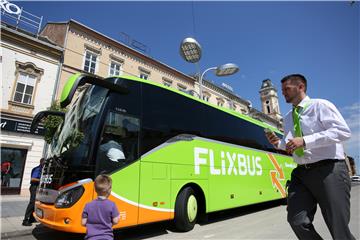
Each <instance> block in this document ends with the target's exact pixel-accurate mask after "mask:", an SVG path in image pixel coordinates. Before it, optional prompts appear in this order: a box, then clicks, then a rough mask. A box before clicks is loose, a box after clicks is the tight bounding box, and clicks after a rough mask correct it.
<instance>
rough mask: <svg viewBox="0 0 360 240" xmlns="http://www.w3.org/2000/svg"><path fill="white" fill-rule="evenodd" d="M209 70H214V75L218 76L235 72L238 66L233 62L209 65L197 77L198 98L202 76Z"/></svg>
mask: <svg viewBox="0 0 360 240" xmlns="http://www.w3.org/2000/svg"><path fill="white" fill-rule="evenodd" d="M210 70H215V75H216V76H218V77H223V76H229V75H232V74H235V73H237V72H238V71H239V67H238V66H237V65H236V64H234V63H227V64H224V65H221V66H218V67H210V68H208V69H206V70H205V71H204V72H203V73H202V74H201V76H200V79H199V85H200V98H201V99H202V96H203V94H202V88H203V78H204V76H205V73H207V72H208V71H210Z"/></svg>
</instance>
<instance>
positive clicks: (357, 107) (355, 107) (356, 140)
mask: <svg viewBox="0 0 360 240" xmlns="http://www.w3.org/2000/svg"><path fill="white" fill-rule="evenodd" d="M340 111H341V113H342V114H343V117H344V118H345V121H346V123H347V124H348V126H349V127H350V129H351V138H350V139H349V140H348V141H346V142H345V144H344V145H345V151H346V153H347V154H348V155H350V156H352V157H354V158H355V160H357V166H360V103H359V102H357V103H353V104H352V105H350V106H346V107H344V108H342V109H340Z"/></svg>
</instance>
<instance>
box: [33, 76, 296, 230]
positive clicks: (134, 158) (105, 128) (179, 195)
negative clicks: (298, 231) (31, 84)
mask: <svg viewBox="0 0 360 240" xmlns="http://www.w3.org/2000/svg"><path fill="white" fill-rule="evenodd" d="M78 92H80V93H78ZM73 98H74V99H73ZM60 103H61V105H62V107H66V106H67V105H69V104H70V103H71V106H69V107H68V111H67V112H66V114H63V113H59V112H51V111H44V112H40V113H38V114H37V115H36V116H35V118H34V120H33V125H32V127H34V126H36V124H37V123H38V122H39V121H40V119H41V118H43V117H44V116H47V115H59V116H63V118H64V120H63V123H62V124H61V125H60V126H59V128H58V130H57V132H56V133H55V135H54V137H53V140H52V143H51V144H50V147H49V151H48V155H47V159H46V161H45V165H44V167H43V171H42V176H41V181H40V185H39V189H38V192H37V196H36V207H35V214H34V215H35V216H36V219H37V220H38V221H39V222H41V223H42V224H44V225H46V226H48V227H50V228H53V229H57V230H60V231H66V232H77V233H84V232H85V231H86V229H85V228H84V227H83V226H81V214H82V210H83V208H84V206H85V204H86V203H88V202H90V201H92V200H93V199H94V198H96V197H97V196H96V193H95V191H94V182H93V180H94V178H95V177H96V176H97V175H99V174H102V173H105V174H109V175H110V176H111V178H112V180H113V186H112V192H111V195H110V200H112V201H114V202H115V203H116V205H117V207H118V209H119V211H120V221H119V223H118V224H116V225H115V226H114V228H122V227H128V226H135V225H139V224H145V223H151V222H157V221H164V220H174V223H175V226H176V228H177V229H178V230H180V231H189V230H191V229H192V228H193V227H194V224H195V223H196V220H197V219H199V217H200V216H202V215H203V214H206V213H210V212H215V211H219V210H224V209H230V208H235V207H239V206H244V205H249V204H254V203H259V202H265V201H270V200H275V199H281V198H285V197H286V183H287V181H288V179H289V177H290V174H291V171H292V170H293V168H294V167H295V163H294V162H293V159H292V158H291V157H290V156H288V155H285V154H281V153H277V152H276V150H275V149H274V148H273V146H272V145H271V144H269V143H268V141H267V140H266V137H265V134H264V129H265V128H270V129H272V130H273V131H274V132H276V133H277V134H278V135H279V136H280V135H281V132H280V131H278V130H277V129H275V128H272V127H270V126H269V125H267V124H265V123H263V122H260V121H258V120H255V119H252V118H250V117H248V116H246V115H242V114H240V113H237V112H235V111H232V110H229V109H225V108H222V107H218V106H214V105H212V104H209V103H208V102H205V101H202V100H199V99H197V98H195V97H193V96H190V95H188V94H186V93H183V92H180V91H177V90H174V89H172V88H168V87H166V86H162V85H160V84H156V83H154V82H150V81H146V80H143V79H140V78H136V77H125V76H117V77H109V78H105V79H100V78H97V77H94V76H89V75H81V74H75V75H74V76H72V77H71V78H69V80H68V82H67V83H66V85H65V87H64V89H63V92H62V95H61V102H60Z"/></svg>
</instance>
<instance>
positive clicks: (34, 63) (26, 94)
mask: <svg viewBox="0 0 360 240" xmlns="http://www.w3.org/2000/svg"><path fill="white" fill-rule="evenodd" d="M0 43H1V63H0V64H1V70H2V72H1V94H0V95H1V103H0V108H1V136H0V143H1V165H2V174H1V194H24V195H27V194H29V185H30V175H31V170H32V168H33V167H35V166H37V165H39V160H40V158H41V157H42V155H43V149H44V143H45V142H44V140H43V136H42V135H43V132H44V130H43V129H42V128H38V129H37V131H36V132H35V133H34V134H32V133H30V124H31V121H32V119H33V117H34V115H35V114H36V113H37V112H39V111H42V110H46V109H47V108H48V107H50V105H51V102H52V100H53V98H54V95H53V92H54V89H56V87H57V86H56V84H57V83H56V79H57V77H56V76H57V75H58V73H59V71H60V68H59V63H60V60H61V56H62V48H61V47H58V46H56V45H55V44H53V43H52V42H51V41H49V40H48V39H46V38H44V37H39V36H37V35H34V34H31V33H29V32H26V31H23V30H21V29H18V28H16V27H14V26H11V25H8V24H5V23H3V22H2V24H1V41H0ZM3 170H4V171H3Z"/></svg>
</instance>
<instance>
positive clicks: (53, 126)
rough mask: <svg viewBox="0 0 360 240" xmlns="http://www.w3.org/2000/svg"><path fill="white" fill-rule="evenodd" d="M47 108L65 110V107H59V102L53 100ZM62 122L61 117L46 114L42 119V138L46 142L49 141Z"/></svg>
mask: <svg viewBox="0 0 360 240" xmlns="http://www.w3.org/2000/svg"><path fill="white" fill-rule="evenodd" d="M48 110H52V111H60V112H66V108H61V107H60V104H59V103H58V102H56V101H54V102H53V103H52V104H51V106H50V108H49V109H48ZM62 122H63V118H62V117H59V116H51V115H50V116H47V117H46V118H45V120H44V128H45V136H44V140H45V142H46V143H51V141H52V138H53V136H54V135H55V132H56V130H57V129H58V127H59V125H61V124H62Z"/></svg>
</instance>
